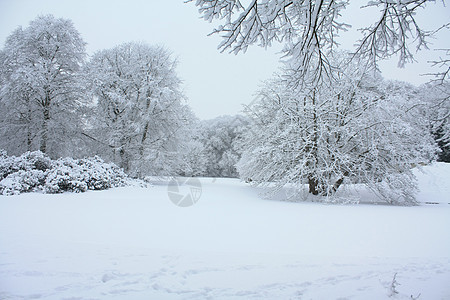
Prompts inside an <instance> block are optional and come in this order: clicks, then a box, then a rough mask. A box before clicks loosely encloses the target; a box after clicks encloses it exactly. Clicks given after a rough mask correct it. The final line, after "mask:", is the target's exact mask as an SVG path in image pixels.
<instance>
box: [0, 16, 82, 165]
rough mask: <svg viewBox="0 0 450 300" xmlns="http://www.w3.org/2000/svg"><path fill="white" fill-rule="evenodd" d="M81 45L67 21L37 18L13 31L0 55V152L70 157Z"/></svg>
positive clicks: (77, 118)
mask: <svg viewBox="0 0 450 300" xmlns="http://www.w3.org/2000/svg"><path fill="white" fill-rule="evenodd" d="M85 55H86V54H85V43H84V42H83V40H82V39H81V36H80V34H79V33H78V31H77V30H76V29H75V28H74V26H73V23H72V21H70V20H66V19H57V18H55V17H53V16H51V15H46V16H40V17H37V18H36V19H35V20H33V21H31V22H30V25H29V26H28V27H27V28H21V27H19V28H17V29H16V30H15V31H14V32H13V33H12V34H11V35H10V36H9V37H8V38H7V40H6V42H5V47H4V49H3V51H2V54H1V55H0V82H1V89H0V111H1V113H2V118H0V134H1V136H2V138H1V139H0V147H2V148H4V149H6V150H8V152H10V153H13V154H16V155H18V154H21V153H23V152H25V151H31V150H38V149H39V150H40V151H42V152H44V153H47V154H48V155H50V156H51V157H59V156H62V155H74V153H75V152H76V149H75V148H76V147H75V145H76V144H75V143H76V141H77V138H76V137H77V134H78V132H79V130H78V127H79V126H80V125H81V121H80V109H81V107H82V106H83V105H82V101H81V100H82V99H83V94H82V91H83V89H82V84H81V81H82V80H81V74H80V68H81V65H82V64H83V62H84V58H85Z"/></svg>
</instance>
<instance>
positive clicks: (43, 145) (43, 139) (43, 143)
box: [39, 106, 50, 153]
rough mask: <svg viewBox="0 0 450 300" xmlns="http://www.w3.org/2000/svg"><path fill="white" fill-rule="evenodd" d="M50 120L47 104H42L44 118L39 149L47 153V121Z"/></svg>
mask: <svg viewBox="0 0 450 300" xmlns="http://www.w3.org/2000/svg"><path fill="white" fill-rule="evenodd" d="M49 120H50V109H49V107H48V106H44V119H43V122H42V133H41V147H40V149H39V150H41V152H42V153H47V141H48V121H49Z"/></svg>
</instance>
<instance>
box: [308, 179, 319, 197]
mask: <svg viewBox="0 0 450 300" xmlns="http://www.w3.org/2000/svg"><path fill="white" fill-rule="evenodd" d="M308 185H309V192H310V193H311V194H313V195H318V194H319V191H318V189H317V188H318V185H319V182H318V180H317V179H315V178H308Z"/></svg>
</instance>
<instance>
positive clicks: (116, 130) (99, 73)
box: [86, 43, 193, 176]
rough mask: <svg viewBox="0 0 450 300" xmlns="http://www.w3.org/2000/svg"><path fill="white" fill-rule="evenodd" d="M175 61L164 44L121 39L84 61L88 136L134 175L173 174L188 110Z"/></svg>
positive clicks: (176, 164)
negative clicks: (89, 97)
mask: <svg viewBox="0 0 450 300" xmlns="http://www.w3.org/2000/svg"><path fill="white" fill-rule="evenodd" d="M176 64H177V63H176V61H175V60H174V59H172V58H171V55H170V53H169V52H168V51H167V50H165V49H164V48H161V47H152V46H148V45H146V44H142V43H125V44H121V45H119V46H116V47H114V48H112V49H108V50H102V51H99V52H97V53H95V54H94V56H93V57H92V59H91V61H90V62H89V64H88V66H87V70H86V72H87V73H88V74H89V78H90V81H91V83H92V88H91V89H92V91H93V94H94V99H95V100H96V103H97V105H96V113H95V117H94V118H93V121H92V123H91V124H90V127H91V130H90V133H89V136H90V137H91V138H93V139H95V140H96V141H97V142H98V146H103V150H104V152H103V153H102V156H103V157H105V158H106V159H109V160H112V161H114V162H115V163H117V164H118V165H119V166H120V167H122V168H123V169H124V170H125V171H126V172H128V173H130V174H132V175H134V176H143V175H149V174H158V175H168V174H173V173H174V172H176V170H177V168H179V166H180V164H181V161H180V159H181V155H179V153H180V151H181V148H182V146H183V145H181V144H180V142H181V141H182V140H183V139H182V137H183V135H186V132H185V129H186V128H187V127H188V126H187V125H188V124H190V123H191V122H192V120H193V114H192V113H191V111H190V109H189V107H188V106H187V105H186V104H184V103H183V101H184V96H183V94H182V92H181V86H180V84H181V80H180V79H179V78H178V76H177V74H176V71H175V68H176Z"/></svg>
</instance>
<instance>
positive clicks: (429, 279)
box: [0, 163, 450, 300]
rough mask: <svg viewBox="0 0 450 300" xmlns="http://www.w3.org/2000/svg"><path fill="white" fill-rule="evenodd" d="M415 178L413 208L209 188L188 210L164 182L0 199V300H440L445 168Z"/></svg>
mask: <svg viewBox="0 0 450 300" xmlns="http://www.w3.org/2000/svg"><path fill="white" fill-rule="evenodd" d="M424 170H425V173H419V172H418V173H417V175H418V177H419V184H420V189H421V192H420V194H419V200H420V201H421V202H422V203H423V204H422V205H420V206H416V207H393V206H387V205H369V204H360V205H324V204H318V203H301V202H300V203H299V202H297V203H294V202H286V201H277V200H275V199H262V197H261V196H260V194H259V192H260V190H257V189H254V188H250V187H249V186H247V185H246V184H244V183H241V182H240V181H239V180H234V179H210V178H204V179H201V184H202V193H201V196H200V199H199V201H198V203H196V204H195V205H193V206H191V207H186V208H182V207H177V206H175V205H174V204H173V203H172V202H171V201H170V200H169V197H168V191H167V186H166V185H165V184H160V185H154V186H152V187H149V188H139V187H126V188H115V189H111V190H107V191H101V192H95V191H90V192H86V193H82V194H71V193H66V194H60V195H48V194H37V193H34V194H22V195H18V196H9V197H7V196H0V299H72V300H75V299H413V298H417V299H450V204H449V203H450V184H449V183H450V165H449V164H443V163H439V164H435V165H433V166H430V167H426V168H424ZM188 191H189V190H188V189H187V188H186V187H184V188H183V189H181V190H180V193H184V192H188ZM361 195H363V197H368V196H367V193H363V194H361ZM362 200H364V199H362ZM425 202H435V203H438V204H425ZM394 277H395V279H394ZM411 296H412V297H411Z"/></svg>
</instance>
